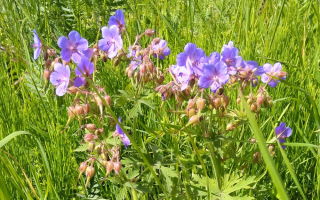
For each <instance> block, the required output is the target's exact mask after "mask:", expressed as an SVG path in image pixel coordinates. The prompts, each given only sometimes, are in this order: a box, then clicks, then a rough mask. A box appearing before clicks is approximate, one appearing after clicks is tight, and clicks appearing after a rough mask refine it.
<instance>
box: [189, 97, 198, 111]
mask: <svg viewBox="0 0 320 200" xmlns="http://www.w3.org/2000/svg"><path fill="white" fill-rule="evenodd" d="M195 105H196V101H195V100H194V99H189V101H188V105H187V109H188V110H189V109H191V108H194V107H195Z"/></svg>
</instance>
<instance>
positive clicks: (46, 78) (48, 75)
mask: <svg viewBox="0 0 320 200" xmlns="http://www.w3.org/2000/svg"><path fill="white" fill-rule="evenodd" d="M50 74H51V71H50V70H48V69H45V70H44V71H43V78H44V79H45V80H49V79H50Z"/></svg>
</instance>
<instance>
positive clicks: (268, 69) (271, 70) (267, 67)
mask: <svg viewBox="0 0 320 200" xmlns="http://www.w3.org/2000/svg"><path fill="white" fill-rule="evenodd" d="M263 70H264V74H262V75H261V81H262V82H264V83H267V84H268V85H269V86H270V87H276V86H277V84H278V83H279V82H280V80H279V79H283V80H284V79H286V75H287V73H286V72H283V71H281V70H282V66H281V64H280V63H275V64H274V65H273V66H272V65H271V64H269V63H266V64H264V65H263Z"/></svg>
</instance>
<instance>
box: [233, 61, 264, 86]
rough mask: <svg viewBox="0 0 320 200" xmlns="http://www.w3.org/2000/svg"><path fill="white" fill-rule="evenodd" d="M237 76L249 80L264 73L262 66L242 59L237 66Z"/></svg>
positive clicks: (255, 78)
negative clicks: (240, 63) (241, 63)
mask: <svg viewBox="0 0 320 200" xmlns="http://www.w3.org/2000/svg"><path fill="white" fill-rule="evenodd" d="M237 71H238V73H239V77H240V78H242V79H244V80H247V81H251V82H252V83H253V81H254V80H258V78H257V76H261V75H262V74H263V73H264V70H263V67H260V66H259V64H258V63H257V62H255V61H244V62H243V65H241V66H240V67H238V68H237Z"/></svg>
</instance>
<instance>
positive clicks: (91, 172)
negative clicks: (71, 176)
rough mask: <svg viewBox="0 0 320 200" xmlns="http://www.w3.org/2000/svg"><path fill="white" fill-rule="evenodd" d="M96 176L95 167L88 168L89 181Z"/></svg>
mask: <svg viewBox="0 0 320 200" xmlns="http://www.w3.org/2000/svg"><path fill="white" fill-rule="evenodd" d="M94 174H95V169H94V167H93V166H88V167H87V169H86V176H87V178H88V179H91V178H92V177H93V176H94Z"/></svg>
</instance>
